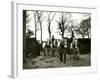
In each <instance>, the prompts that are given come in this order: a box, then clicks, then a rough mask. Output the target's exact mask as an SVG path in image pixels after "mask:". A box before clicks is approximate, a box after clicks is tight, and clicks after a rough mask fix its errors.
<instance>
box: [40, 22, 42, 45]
mask: <svg viewBox="0 0 100 80" xmlns="http://www.w3.org/2000/svg"><path fill="white" fill-rule="evenodd" d="M40 28H41V43H42V24H41V23H40Z"/></svg>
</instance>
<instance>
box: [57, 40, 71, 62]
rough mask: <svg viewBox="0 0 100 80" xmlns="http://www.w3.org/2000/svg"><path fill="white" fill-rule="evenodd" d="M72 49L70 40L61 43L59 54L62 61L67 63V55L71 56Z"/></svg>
mask: <svg viewBox="0 0 100 80" xmlns="http://www.w3.org/2000/svg"><path fill="white" fill-rule="evenodd" d="M69 51H70V47H69V44H68V39H65V40H62V41H60V43H59V47H58V53H59V55H60V61H61V62H63V63H66V54H69Z"/></svg>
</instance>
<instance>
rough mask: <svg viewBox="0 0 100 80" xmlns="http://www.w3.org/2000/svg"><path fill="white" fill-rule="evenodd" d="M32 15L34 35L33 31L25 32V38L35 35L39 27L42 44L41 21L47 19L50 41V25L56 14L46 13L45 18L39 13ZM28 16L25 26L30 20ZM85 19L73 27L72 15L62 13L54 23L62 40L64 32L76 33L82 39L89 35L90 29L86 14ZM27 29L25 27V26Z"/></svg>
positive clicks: (88, 18) (89, 20)
mask: <svg viewBox="0 0 100 80" xmlns="http://www.w3.org/2000/svg"><path fill="white" fill-rule="evenodd" d="M33 15H34V26H35V33H33V31H31V30H29V29H28V30H27V31H28V32H27V34H26V36H27V37H30V36H31V35H35V37H36V35H37V30H38V27H39V30H40V31H41V42H42V30H43V29H42V28H43V20H44V19H45V18H46V19H47V29H48V33H49V39H51V33H52V31H51V23H52V21H53V19H54V17H55V15H56V12H46V15H47V16H44V14H43V12H41V11H33ZM29 16H30V15H28V14H26V24H28V22H29V21H30V20H31V19H30V18H29ZM87 16H88V17H87V18H86V19H83V20H82V21H81V22H80V24H77V25H75V24H74V21H73V19H72V15H71V13H64V12H61V16H60V18H59V19H58V20H57V21H56V22H57V24H58V28H57V29H58V32H57V33H59V34H60V35H61V36H62V38H64V34H65V33H66V32H69V33H73V32H74V33H76V34H77V35H81V36H82V38H84V37H85V36H88V38H89V37H90V36H89V33H90V31H89V30H90V28H91V17H90V15H88V14H87ZM26 27H27V26H26Z"/></svg>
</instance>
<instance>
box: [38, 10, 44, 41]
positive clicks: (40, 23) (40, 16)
mask: <svg viewBox="0 0 100 80" xmlns="http://www.w3.org/2000/svg"><path fill="white" fill-rule="evenodd" d="M37 19H38V23H39V25H40V30H41V42H43V41H42V22H43V19H44V17H43V13H42V12H40V11H38V12H37Z"/></svg>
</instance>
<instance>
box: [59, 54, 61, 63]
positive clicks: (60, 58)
mask: <svg viewBox="0 0 100 80" xmlns="http://www.w3.org/2000/svg"><path fill="white" fill-rule="evenodd" d="M59 55H60V61H61V62H62V54H61V53H60V54H59Z"/></svg>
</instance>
